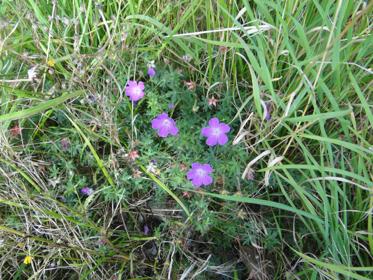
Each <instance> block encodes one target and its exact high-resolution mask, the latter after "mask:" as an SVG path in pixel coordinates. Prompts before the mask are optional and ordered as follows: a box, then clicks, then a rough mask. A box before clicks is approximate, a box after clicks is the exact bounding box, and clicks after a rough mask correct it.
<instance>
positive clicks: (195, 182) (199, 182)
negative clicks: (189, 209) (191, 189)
mask: <svg viewBox="0 0 373 280" xmlns="http://www.w3.org/2000/svg"><path fill="white" fill-rule="evenodd" d="M192 184H193V185H194V186H195V187H200V186H202V184H203V179H202V178H200V177H195V178H194V179H193V180H192Z"/></svg>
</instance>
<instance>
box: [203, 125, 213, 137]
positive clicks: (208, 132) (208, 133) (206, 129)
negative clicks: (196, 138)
mask: <svg viewBox="0 0 373 280" xmlns="http://www.w3.org/2000/svg"><path fill="white" fill-rule="evenodd" d="M201 134H202V136H205V137H209V135H210V134H211V128H209V127H204V128H202V130H201Z"/></svg>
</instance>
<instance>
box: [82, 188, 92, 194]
mask: <svg viewBox="0 0 373 280" xmlns="http://www.w3.org/2000/svg"><path fill="white" fill-rule="evenodd" d="M80 192H81V193H82V194H83V195H87V196H89V195H91V194H93V189H92V188H90V187H84V188H82V189H81V190H80Z"/></svg>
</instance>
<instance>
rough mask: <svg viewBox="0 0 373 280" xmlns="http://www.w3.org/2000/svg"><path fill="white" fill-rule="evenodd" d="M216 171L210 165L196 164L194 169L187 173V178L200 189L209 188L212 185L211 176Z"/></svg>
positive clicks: (193, 165) (193, 166) (193, 164)
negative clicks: (201, 187)
mask: <svg viewBox="0 0 373 280" xmlns="http://www.w3.org/2000/svg"><path fill="white" fill-rule="evenodd" d="M213 171H214V169H212V167H211V165H210V164H203V163H198V162H194V163H192V169H190V170H189V171H188V173H187V178H188V180H190V181H191V182H192V184H193V185H194V186H195V187H197V188H199V187H200V186H208V185H210V184H212V177H211V176H210V174H211V173H212V172H213Z"/></svg>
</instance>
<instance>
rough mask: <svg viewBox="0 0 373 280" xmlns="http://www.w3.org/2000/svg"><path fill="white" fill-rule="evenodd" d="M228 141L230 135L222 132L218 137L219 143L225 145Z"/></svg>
mask: <svg viewBox="0 0 373 280" xmlns="http://www.w3.org/2000/svg"><path fill="white" fill-rule="evenodd" d="M227 142H228V137H227V135H225V134H220V135H219V137H218V143H219V145H224V144H225V143H227Z"/></svg>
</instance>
